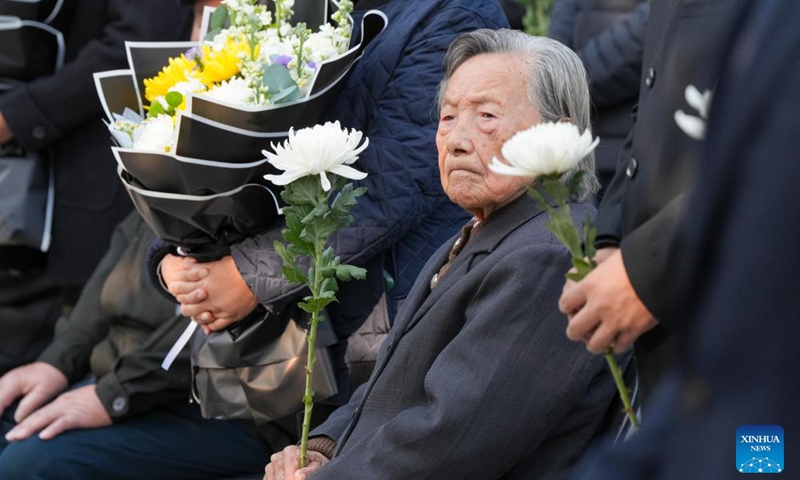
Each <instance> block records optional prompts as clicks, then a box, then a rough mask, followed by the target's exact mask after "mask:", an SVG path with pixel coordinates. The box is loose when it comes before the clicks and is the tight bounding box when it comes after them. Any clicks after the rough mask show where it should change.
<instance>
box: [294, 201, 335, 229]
mask: <svg viewBox="0 0 800 480" xmlns="http://www.w3.org/2000/svg"><path fill="white" fill-rule="evenodd" d="M326 213H328V206H327V205H325V204H324V203H320V204H319V205H317V206H316V207H314V208H313V209H312V210H311V211H310V212H308V214H307V215H306V216H305V217H303V219H302V220H300V223H302V224H303V225H307V224H309V223H312V222H314V221H315V220H316V219H318V218H322V217H324V216H325V214H326Z"/></svg>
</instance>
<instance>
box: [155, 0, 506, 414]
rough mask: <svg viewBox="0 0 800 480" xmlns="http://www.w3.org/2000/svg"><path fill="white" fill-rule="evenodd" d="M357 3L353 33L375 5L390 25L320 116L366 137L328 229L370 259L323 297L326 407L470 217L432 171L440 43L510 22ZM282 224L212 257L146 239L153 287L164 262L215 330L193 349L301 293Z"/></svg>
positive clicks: (484, 1)
mask: <svg viewBox="0 0 800 480" xmlns="http://www.w3.org/2000/svg"><path fill="white" fill-rule="evenodd" d="M354 3H355V10H354V11H353V13H352V16H353V20H354V25H355V30H354V32H353V35H352V36H353V38H358V37H359V35H360V32H359V29H360V25H361V19H362V18H363V16H364V14H365V13H366V12H367V11H368V10H370V9H373V8H375V9H379V10H380V11H381V12H383V13H384V14H385V15H386V17H387V18H388V25H387V26H386V29H385V30H384V31H383V32H382V33H380V34H379V35H378V36H377V37H376V38H375V40H373V41H372V42H371V43H370V44H369V45H368V46H367V47H366V48H365V49H364V52H363V55H362V57H361V58H360V60H359V61H358V62H357V63H356V64H355V65H354V66H353V68H352V70H351V72H350V73H349V76H348V78H347V80H346V82H345V85H344V87H343V88H342V90H341V93H340V94H339V97H338V98H337V99H336V101H335V102H334V103H333V105H332V107H331V109H330V112H329V114H328V115H327V116H326V118H324V119H322V120H321V122H324V121H327V120H330V121H334V120H336V121H339V122H340V123H341V125H342V127H344V128H348V129H351V128H354V129H356V130H359V131H361V132H363V133H364V136H366V137H368V138H369V148H367V149H366V150H365V151H364V152H363V153H361V154H360V155H359V157H360V158H359V160H358V167H359V169H360V170H362V171H365V172H366V173H368V175H367V178H366V179H364V180H363V181H359V182H358V186H364V187H366V188H367V192H366V194H365V195H364V196H362V197H360V198H359V201H358V204H357V205H356V206H355V208H354V209H353V217H354V222H353V223H352V224H351V225H350V226H348V227H345V228H343V229H341V230H339V231H338V232H336V233H335V234H334V235H333V236H332V237H331V246H332V247H333V248H334V249H335V250H336V252H337V255H339V256H340V257H341V258H342V261H343V262H346V263H349V264H354V265H358V266H361V267H364V268H365V269H366V270H367V278H366V280H364V281H349V282H344V283H342V284H341V285H340V288H339V291H338V292H337V298H338V300H339V301H338V302H335V303H332V304H330V305H329V306H328V307H326V309H327V313H328V316H329V318H330V319H331V325H332V326H333V328H334V329H335V334H336V337H337V338H336V340H338V343H337V344H335V345H333V346H332V347H331V350H332V354H333V357H334V360H335V362H336V365H335V367H336V374H337V379H338V380H339V384H338V390H339V394H338V395H336V396H334V397H331V398H329V399H326V400H325V402H327V403H328V404H330V405H332V406H339V405H342V404H344V403H346V402H347V400H348V398H349V396H350V393H351V391H352V388H353V387H354V386H355V385H358V384H360V383H363V382H364V381H366V380H367V379H368V378H369V375H370V373H371V371H372V367H373V366H374V363H375V356H376V354H377V351H378V349H379V344H380V342H381V341H382V340H383V339H384V338H385V336H386V332H387V331H388V329H389V327H390V325H391V323H392V321H393V319H394V317H395V315H396V312H397V311H398V309H399V308H400V306H401V305H402V303H403V302H404V301H405V299H406V297H407V295H408V293H409V291H410V289H411V285H412V283H413V282H414V279H415V278H416V277H417V275H418V273H419V271H420V269H421V268H422V266H423V265H424V264H425V261H426V260H427V259H428V257H430V256H431V255H432V254H433V253H434V252H435V251H436V249H437V248H438V247H439V245H441V243H442V242H444V241H445V240H446V239H447V238H449V237H450V236H452V235H453V234H454V233H456V232H457V231H458V229H459V228H460V226H461V225H462V224H463V223H464V222H465V221H466V220H467V219H468V218H469V216H468V214H467V213H466V212H465V211H464V210H463V209H461V208H459V207H458V206H457V205H455V204H453V203H452V202H451V201H450V199H448V198H447V196H446V195H445V193H444V192H443V191H442V188H441V185H440V184H439V181H438V179H437V178H438V175H437V172H438V168H437V165H436V144H435V138H436V122H435V115H434V114H433V111H434V105H435V98H434V97H435V95H436V86H437V84H438V82H439V80H440V79H441V78H442V58H443V57H444V53H445V51H446V50H447V47H448V45H450V43H451V42H452V41H453V40H454V39H455V37H456V36H457V35H458V34H459V33H462V32H469V31H473V30H475V29H478V28H502V27H507V26H508V23H507V21H506V19H505V16H504V14H503V11H502V10H501V8H500V7H499V5H497V3H496V2H495V1H494V0H418V1H416V2H414V8H408V7H409V4H408V2H404V1H400V0H359V1H357V2H354ZM281 228H282V226H281V225H276V226H275V227H274V228H270V229H269V230H267V231H266V232H263V233H261V234H259V235H256V236H253V237H251V238H248V239H246V240H244V241H242V242H239V243H237V244H234V245H232V246H231V255H230V256H226V257H224V258H223V259H221V260H218V261H213V262H207V263H198V262H196V261H195V260H193V259H192V258H189V257H179V256H177V255H173V254H168V252H170V251H173V252H174V247H170V246H168V245H165V244H163V243H162V244H160V245H155V246H154V248H153V249H152V250H151V253H152V255H151V258H150V259H149V264H150V266H149V272H150V274H151V275H152V277H153V278H152V281H153V284H154V285H155V286H157V287H159V288H160V283H161V282H159V279H158V276H157V275H156V271H157V270H158V266H159V265H160V269H161V273H162V280H163V282H164V283H165V284H166V286H167V287H168V288H169V291H170V293H171V294H172V295H174V298H175V299H177V301H178V302H180V303H181V304H182V305H181V312H182V313H183V314H184V315H186V316H187V317H192V318H193V319H194V320H196V321H197V322H198V323H199V324H201V325H202V326H203V328H204V329H205V330H206V331H207V332H214V333H212V334H211V335H210V336H203V335H195V337H193V339H192V348H197V347H202V346H203V345H202V343H212V341H213V339H214V338H215V337H213V335H214V334H219V335H226V334H228V333H230V332H231V330H232V329H236V328H237V326H240V325H243V324H247V322H246V321H242V320H244V319H247V318H248V317H250V316H251V313H252V312H253V311H254V310H256V309H258V308H259V305H261V306H263V307H266V308H267V309H268V310H269V312H270V313H269V314H270V315H272V314H274V315H276V316H279V315H281V314H282V312H286V311H287V308H286V307H287V306H288V305H295V304H296V303H297V301H298V300H299V299H302V298H303V297H304V296H305V295H306V293H305V292H304V291H303V290H302V288H301V287H299V286H298V285H297V284H294V283H291V282H289V281H287V280H286V279H285V278H284V277H283V274H282V272H281V265H282V260H281V258H280V256H279V255H277V253H276V252H275V250H274V248H273V242H274V241H275V240H276V239H279V238H280V230H281ZM170 296H171V295H170ZM216 338H218V337H216ZM198 344H200V345H198ZM265 347H266V346H265ZM204 393H205V392H201V395H203V394H204ZM301 395H302V394H301V393H300V392H298V398H300V397H301ZM201 400H202V399H201ZM210 403H212V402H206V404H210ZM250 404H252V402H250ZM250 404H248V407H249V406H250ZM317 410H318V409H315V411H317ZM331 410H332V408H331Z"/></svg>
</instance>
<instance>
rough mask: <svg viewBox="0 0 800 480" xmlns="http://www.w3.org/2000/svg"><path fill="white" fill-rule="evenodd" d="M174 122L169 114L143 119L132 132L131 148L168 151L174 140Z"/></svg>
mask: <svg viewBox="0 0 800 480" xmlns="http://www.w3.org/2000/svg"><path fill="white" fill-rule="evenodd" d="M175 133H176V132H175V124H174V123H173V121H172V117H171V116H169V115H159V116H157V117H155V118H148V119H146V120H145V121H143V122H142V123H141V124H139V126H138V127H137V128H136V130H134V132H133V148H138V149H141V150H156V151H159V152H169V151H171V150H172V147H173V143H174V141H175Z"/></svg>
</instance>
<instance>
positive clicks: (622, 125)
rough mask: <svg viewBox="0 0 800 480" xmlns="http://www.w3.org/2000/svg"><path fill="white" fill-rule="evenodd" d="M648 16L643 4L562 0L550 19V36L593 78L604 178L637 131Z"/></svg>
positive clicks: (595, 124)
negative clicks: (572, 52) (635, 120)
mask: <svg viewBox="0 0 800 480" xmlns="http://www.w3.org/2000/svg"><path fill="white" fill-rule="evenodd" d="M649 15H650V3H648V2H644V0H558V1H557V2H556V3H555V4H554V5H553V10H552V11H551V14H550V25H549V28H548V31H547V36H548V37H550V38H552V39H554V40H558V41H559V42H561V43H563V44H564V45H566V46H568V47H570V48H572V49H573V50H575V52H576V53H577V54H578V56H579V57H580V58H581V60H582V61H583V64H584V65H585V66H586V71H587V72H588V74H589V89H590V94H591V98H592V104H593V105H594V108H595V110H596V111H595V112H594V115H593V116H592V133H594V134H595V135H596V136H599V137H600V145H598V147H597V149H596V150H595V161H596V163H597V169H598V170H599V171H600V174H601V175H602V176H603V177H606V178H610V176H612V175H613V174H614V171H615V169H616V166H617V158H618V157H619V152H620V149H621V148H622V145H623V143H624V141H625V137H626V136H627V135H628V132H629V131H630V129H631V128H632V127H633V118H632V116H631V109H632V108H633V106H634V104H635V103H636V98H637V97H638V94H639V79H640V77H641V71H642V56H643V50H644V35H645V30H646V26H647V20H648V17H649Z"/></svg>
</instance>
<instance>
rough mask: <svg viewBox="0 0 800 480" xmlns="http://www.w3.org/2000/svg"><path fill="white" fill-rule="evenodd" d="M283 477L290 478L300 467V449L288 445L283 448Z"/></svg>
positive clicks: (286, 479) (288, 479)
mask: <svg viewBox="0 0 800 480" xmlns="http://www.w3.org/2000/svg"><path fill="white" fill-rule="evenodd" d="M283 454H284V455H283V478H284V479H285V480H292V479H293V478H294V473H295V472H296V471H297V469H298V468H300V449H299V448H297V447H296V446H294V445H290V446H288V447H286V448H285V449H283Z"/></svg>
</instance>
